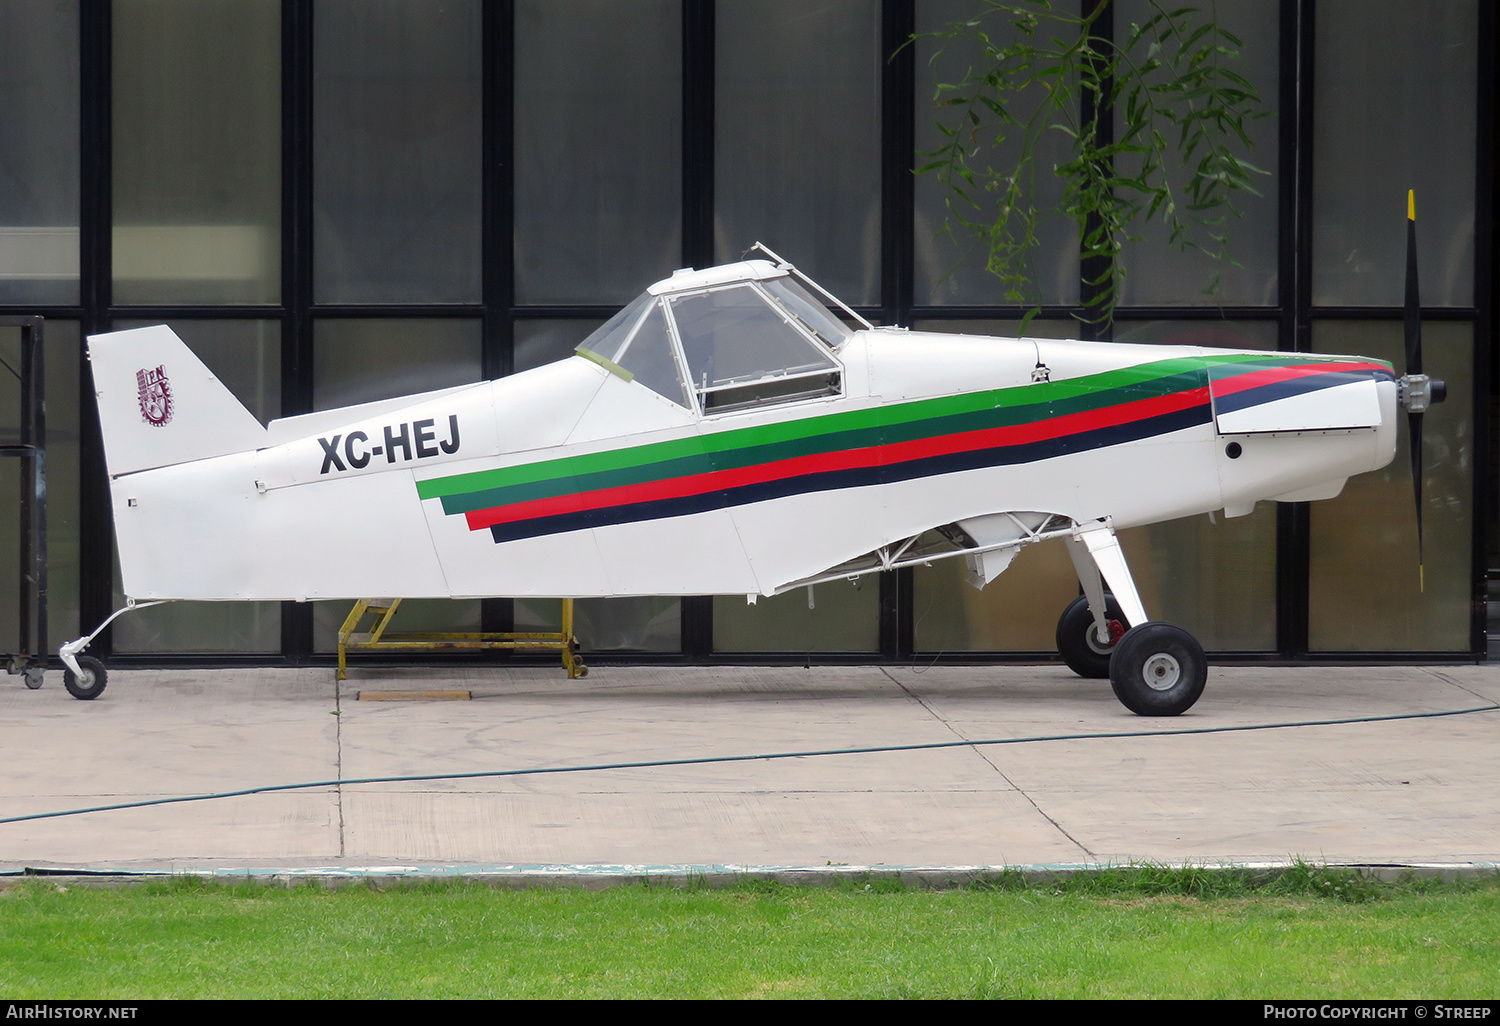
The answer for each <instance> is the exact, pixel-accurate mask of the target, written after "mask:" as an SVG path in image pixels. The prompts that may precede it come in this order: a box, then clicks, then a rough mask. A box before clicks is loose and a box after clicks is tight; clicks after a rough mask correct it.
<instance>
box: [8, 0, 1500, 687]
mask: <svg viewBox="0 0 1500 1026" xmlns="http://www.w3.org/2000/svg"><path fill="white" fill-rule="evenodd" d="M313 2H314V0H281V19H282V161H283V172H282V254H281V255H282V282H281V286H282V290H281V296H282V302H281V303H280V304H275V305H261V306H248V307H247V306H237V307H183V306H151V307H147V306H128V307H127V306H116V305H115V304H114V302H113V298H112V296H111V294H110V282H111V267H110V224H111V209H110V198H111V168H110V155H111V136H110V125H111V113H110V103H111V95H110V81H111V72H110V37H111V29H110V8H111V5H110V4H108V3H97V4H96V3H83V4H81V5H80V10H81V19H80V39H79V46H80V55H81V62H80V65H81V71H80V74H81V82H80V86H81V96H82V110H81V115H80V118H81V120H80V132H81V139H80V143H81V146H80V149H81V169H80V170H81V193H82V196H81V200H82V202H81V214H80V216H81V254H80V259H81V298H80V303H79V305H77V306H57V307H45V308H44V307H36V308H32V307H25V308H17V307H11V308H0V313H6V312H15V313H24V314H42V315H45V316H48V317H58V318H65V319H77V320H79V321H80V322H81V328H82V334H85V335H87V334H89V333H92V332H97V331H101V330H108V328H109V326H110V325H111V323H112V321H113V320H115V319H116V318H137V319H138V318H160V319H170V318H181V319H188V318H216V319H222V318H255V319H267V320H277V321H278V322H279V323H280V325H281V333H282V335H281V337H282V350H281V373H282V392H281V405H282V412H283V414H284V415H292V414H296V413H301V412H306V411H308V410H310V409H311V405H312V355H313V353H312V328H313V320H314V317H315V316H316V317H317V318H337V317H372V316H373V317H414V316H422V317H461V318H469V319H474V320H478V321H480V322H481V324H482V340H483V341H482V352H481V361H482V366H483V370H484V373H485V374H486V375H487V376H499V375H503V374H506V373H508V372H509V371H510V370H511V369H512V350H513V326H514V323H515V321H516V319H517V318H522V317H524V318H570V317H571V318H579V317H596V318H603V317H607V316H609V315H610V314H612V313H613V312H614V310H615V307H613V306H610V305H607V304H601V305H575V306H518V305H516V303H515V297H514V289H513V274H512V260H513V255H512V249H511V237H512V220H513V218H512V202H511V198H512V194H513V160H512V156H513V155H512V152H511V147H512V123H513V103H514V88H513V79H512V77H511V73H510V70H509V69H510V68H512V67H513V60H512V56H513V53H514V48H515V39H514V18H515V10H514V3H513V0H483V28H482V33H483V38H482V41H481V46H482V47H483V50H484V61H483V67H484V71H483V76H484V79H483V89H484V97H483V104H484V106H483V133H484V135H483V150H482V152H483V161H484V169H483V182H484V186H483V199H482V213H481V216H482V218H483V222H484V224H483V247H484V248H483V272H482V273H483V279H482V297H481V302H480V303H478V304H457V305H444V306H423V305H411V304H390V305H357V306H356V305H319V304H316V303H315V302H314V301H313V294H312V216H311V215H312V187H313V182H312V148H313V127H314V126H313V124H312V120H313V105H312V82H313V66H312V65H313V32H314V19H313ZM916 2H917V0H881V22H880V24H881V34H882V44H881V45H882V50H883V53H885V54H887V55H889V57H888V59H886V60H885V61H884V62H883V64H882V72H881V89H882V96H881V105H882V139H881V148H880V153H881V162H882V167H881V181H882V197H881V204H882V214H883V226H882V232H881V240H880V245H881V275H880V280H881V303H880V305H878V306H873V307H861V308H860V313H861V314H863V315H865V316H867V317H870V318H872V319H876V318H878V319H879V320H881V321H882V322H884V323H903V324H909V323H911V322H912V321H913V320H934V321H941V320H953V319H966V318H985V319H996V320H999V319H1018V318H1019V317H1020V316H1021V315H1022V314H1023V313H1024V312H1025V311H1024V310H1022V309H1020V308H1018V307H1010V306H964V307H961V306H933V305H924V304H921V303H919V302H918V301H917V297H916V296H915V295H914V291H915V289H914V267H913V253H914V250H915V239H914V230H915V228H914V221H913V175H912V168H913V164H914V159H913V158H914V152H913V151H914V138H915V123H916V118H917V117H919V116H920V115H919V113H918V109H917V104H916V92H917V86H918V82H917V75H918V69H917V66H916V59H915V49H914V47H912V46H909V45H905V44H907V43H908V42H909V40H910V39H911V36H912V33H913V31H914V28H915V25H916ZM1095 2H1097V0H1077V3H1078V4H1079V9H1080V10H1086V9H1087V8H1088V5H1090V4H1093V3H1095ZM1479 9H1480V14H1479V18H1480V25H1479V31H1480V39H1481V40H1482V42H1481V44H1480V46H1479V48H1478V50H1479V66H1478V76H1477V77H1478V81H1477V82H1476V87H1477V95H1478V98H1479V100H1478V109H1477V114H1478V120H1479V139H1478V144H1479V145H1478V150H1477V153H1478V158H1477V161H1478V163H1477V167H1476V192H1477V197H1476V198H1477V203H1476V214H1477V217H1476V226H1477V237H1476V245H1475V268H1474V275H1475V281H1474V297H1475V298H1474V305H1473V306H1471V307H1465V308H1457V309H1454V308H1444V309H1432V310H1427V311H1424V317H1427V318H1431V319H1455V320H1463V321H1467V322H1470V323H1472V324H1473V325H1474V329H1475V336H1474V337H1475V347H1474V397H1473V398H1474V416H1475V421H1476V427H1478V428H1479V430H1476V432H1475V453H1474V455H1475V465H1476V469H1477V470H1479V471H1481V472H1476V474H1475V475H1474V495H1473V502H1474V517H1475V519H1474V550H1473V582H1474V604H1473V616H1472V622H1471V638H1472V645H1471V648H1470V651H1469V652H1468V653H1451V652H1443V653H1428V652H1396V653H1391V652H1378V653H1361V652H1338V653H1312V652H1309V651H1308V637H1307V618H1308V559H1309V517H1308V511H1307V506H1306V504H1283V505H1281V507H1280V510H1279V513H1278V542H1277V559H1276V562H1277V571H1278V572H1277V585H1276V591H1277V612H1276V638H1277V644H1276V648H1275V649H1274V650H1271V651H1264V652H1236V653H1216V654H1215V658H1216V659H1220V660H1226V661H1229V660H1232V661H1284V660H1293V659H1295V660H1305V661H1325V660H1326V661H1340V662H1347V661H1353V660H1360V659H1369V660H1375V661H1381V662H1391V661H1397V660H1402V659H1422V660H1428V659H1443V660H1453V659H1455V658H1465V657H1469V658H1473V657H1478V656H1482V654H1483V652H1484V642H1485V637H1484V626H1485V625H1484V597H1485V596H1484V589H1485V571H1486V568H1487V565H1488V561H1489V557H1488V549H1489V542H1490V540H1491V539H1490V533H1491V532H1490V530H1489V528H1488V525H1489V524H1490V523H1491V520H1492V516H1491V513H1492V506H1493V503H1492V497H1491V492H1492V491H1493V490H1494V488H1495V486H1496V482H1497V481H1500V470H1497V469H1496V468H1495V467H1494V466H1492V461H1493V459H1494V457H1493V453H1492V449H1491V441H1490V439H1489V431H1488V430H1487V426H1488V425H1489V422H1490V415H1491V408H1492V407H1491V403H1492V397H1493V396H1494V394H1495V392H1496V390H1497V386H1496V383H1495V382H1494V381H1492V380H1491V379H1492V375H1493V373H1494V367H1495V365H1494V361H1493V359H1492V355H1491V352H1490V350H1491V348H1492V345H1493V342H1492V338H1491V335H1492V332H1493V330H1494V288H1495V287H1494V279H1493V275H1494V267H1493V261H1492V256H1493V246H1494V242H1495V240H1494V238H1493V228H1492V220H1491V216H1492V192H1491V190H1492V188H1493V186H1494V154H1493V145H1494V138H1493V124H1492V122H1493V118H1494V116H1495V110H1494V102H1493V91H1494V85H1495V81H1494V79H1495V69H1494V48H1493V45H1492V44H1493V42H1494V40H1495V31H1496V26H1495V20H1496V19H1495V14H1494V10H1493V8H1492V6H1491V5H1489V4H1485V3H1481V4H1479ZM681 11H682V16H681V35H682V38H681V46H682V81H683V108H682V155H681V174H682V225H683V234H682V261H683V263H684V264H685V265H690V266H706V265H707V264H710V263H712V262H713V206H714V106H715V105H714V79H715V74H714V53H715V18H714V11H715V4H714V0H682V6H681ZM1315 13H1316V5H1315V3H1314V0H1280V8H1279V17H1280V46H1281V59H1280V136H1279V147H1280V158H1279V165H1278V167H1277V170H1276V174H1277V176H1278V182H1279V187H1280V196H1281V202H1280V211H1279V223H1278V232H1279V243H1278V245H1279V249H1278V256H1277V260H1278V271H1279V280H1280V281H1281V283H1282V290H1281V295H1280V297H1279V302H1278V304H1277V305H1276V306H1271V307H1233V308H1220V307H1178V306H1173V307H1144V306H1136V307H1121V308H1119V310H1118V311H1117V316H1118V318H1119V319H1120V320H1121V321H1127V320H1128V321H1139V320H1148V319H1152V320H1154V319H1159V320H1173V319H1202V318H1203V317H1205V316H1212V317H1215V318H1218V317H1227V318H1234V319H1241V320H1250V319H1255V320H1274V321H1276V323H1277V325H1278V335H1279V343H1280V347H1281V348H1282V349H1283V350H1292V351H1307V350H1308V349H1310V329H1311V324H1312V322H1313V321H1314V320H1315V319H1339V318H1353V317H1358V318H1371V319H1398V318H1399V317H1400V316H1401V312H1400V310H1399V309H1394V308H1392V309H1371V308H1348V309H1346V308H1327V307H1314V306H1313V305H1312V302H1311V264H1310V253H1311V231H1312V210H1311V202H1312V144H1313V132H1312V128H1313V124H1312V122H1313V95H1312V88H1313V81H1314V79H1313V73H1312V72H1313V59H1314V54H1313V47H1314V33H1313V28H1314V21H1313V19H1314V17H1315ZM1097 31H1099V32H1101V33H1107V32H1110V31H1111V26H1110V25H1109V24H1108V23H1107V22H1103V21H1101V23H1100V24H1099V25H1098V27H1097ZM1083 300H1084V302H1085V303H1086V302H1087V300H1088V297H1087V296H1086V295H1085V296H1084V297H1083ZM1086 312H1087V308H1086V306H1076V307H1073V306H1057V307H1052V306H1049V307H1046V308H1044V309H1043V311H1042V316H1045V317H1064V318H1066V317H1075V318H1079V319H1080V321H1082V320H1084V317H1083V315H1084V314H1085V313H1086ZM1085 331H1086V329H1085ZM83 366H84V368H85V370H84V372H83V374H82V380H81V381H80V383H79V389H80V398H81V399H82V400H83V401H82V403H81V413H80V416H81V433H82V438H81V446H82V449H81V453H80V473H81V474H82V481H81V488H80V493H81V504H82V509H81V511H80V513H81V516H80V522H81V526H80V531H81V537H80V561H81V564H82V565H83V566H85V567H91V568H98V567H107V566H111V565H112V563H113V541H112V529H111V525H110V518H109V508H110V507H109V494H108V487H107V484H106V479H105V472H104V463H103V454H102V445H101V442H100V438H99V428H98V421H97V414H96V411H95V408H94V403H93V402H92V391H93V390H92V382H91V380H90V375H89V372H88V370H87V363H86V362H85V363H84V364H83ZM112 592H113V587H112V581H111V579H110V576H109V575H108V574H101V573H98V572H97V570H95V572H92V573H90V574H88V575H87V576H85V577H84V579H83V580H82V581H80V606H81V608H80V616H81V619H82V621H83V622H84V623H85V624H89V623H98V622H100V621H101V620H103V619H104V618H105V617H106V616H107V615H108V614H109V613H110V612H111V605H112V599H113V595H112ZM912 597H913V579H912V575H911V572H910V571H909V570H903V571H897V572H894V573H887V574H883V575H881V585H880V625H879V627H880V629H879V649H878V652H846V653H820V654H818V655H817V656H816V658H817V660H818V661H820V662H828V663H855V662H870V661H872V660H879V661H888V662H896V661H904V660H910V659H913V658H922V659H924V660H927V659H933V658H941V659H942V660H943V661H946V662H965V663H980V662H1019V661H1033V660H1036V659H1038V658H1043V659H1050V658H1054V657H1055V654H1054V653H1051V652H968V653H961V654H952V653H949V654H943V655H941V656H936V655H934V654H931V653H927V654H923V653H919V652H918V651H917V650H916V647H915V639H914V636H913V623H912ZM481 618H482V622H483V629H485V630H489V631H497V630H499V631H503V630H508V629H510V628H511V626H512V620H513V614H512V603H511V602H510V600H507V599H488V600H485V601H484V602H483V603H482V605H481ZM312 624H313V619H312V607H311V606H309V605H306V604H298V603H284V604H283V607H282V620H281V643H282V653H281V657H280V661H282V662H284V663H286V664H300V663H308V662H315V663H320V664H321V663H324V662H331V661H332V660H333V658H334V657H333V655H332V654H315V653H314V652H313V630H312ZM95 646H96V650H97V651H98V654H100V655H101V656H106V657H107V656H109V655H110V638H109V632H108V631H105V632H104V633H103V634H102V635H101V636H100V638H99V639H98V640H97V641H96V642H95ZM268 658H269V659H270V660H272V661H274V660H275V657H267V656H266V655H263V654H249V655H234V654H225V655H212V656H203V655H192V656H187V655H171V654H161V655H119V656H116V657H115V660H116V662H118V663H121V664H134V665H236V664H239V665H246V664H263V663H265V662H267V661H268ZM492 658H493V657H492ZM593 658H594V659H595V661H597V662H640V663H652V662H671V661H686V662H709V661H712V662H719V663H765V662H792V661H796V662H802V661H803V660H804V659H806V658H807V657H806V656H805V655H804V654H802V653H789V652H767V653H749V654H741V653H735V654H729V653H718V652H714V650H713V604H712V600H711V599H709V598H688V599H684V600H683V602H682V651H681V652H680V653H649V654H614V653H598V654H597V655H595V656H594V657H593Z"/></svg>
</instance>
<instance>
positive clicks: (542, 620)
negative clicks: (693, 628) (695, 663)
mask: <svg viewBox="0 0 1500 1026" xmlns="http://www.w3.org/2000/svg"><path fill="white" fill-rule="evenodd" d="M573 617H574V619H573V630H574V632H575V633H577V635H578V644H579V645H580V646H581V647H582V648H583V650H584V651H585V652H680V651H682V600H681V599H675V598H662V597H655V596H647V597H631V598H595V599H579V600H578V601H577V602H576V603H574V605H573ZM560 623H562V602H561V601H560V600H558V599H535V598H528V599H516V602H515V627H516V630H518V631H542V630H553V631H555V630H557V629H558V624H560Z"/></svg>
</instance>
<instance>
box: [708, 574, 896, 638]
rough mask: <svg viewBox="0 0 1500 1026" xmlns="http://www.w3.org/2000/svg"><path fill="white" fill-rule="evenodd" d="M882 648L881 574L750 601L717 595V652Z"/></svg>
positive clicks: (831, 582)
mask: <svg viewBox="0 0 1500 1026" xmlns="http://www.w3.org/2000/svg"><path fill="white" fill-rule="evenodd" d="M879 648H880V577H879V575H878V574H866V575H865V576H864V577H862V578H860V580H859V581H858V583H854V584H851V583H850V582H849V581H829V582H827V583H824V584H818V585H814V586H813V587H812V588H798V589H797V590H796V591H789V592H787V593H786V594H784V595H775V596H772V597H771V598H765V597H761V598H759V599H757V600H756V602H755V605H753V606H752V605H750V604H749V603H748V602H746V601H745V599H744V597H743V596H740V595H719V596H716V597H715V598H714V651H715V652H788V653H796V652H874V651H876V650H878V649H879Z"/></svg>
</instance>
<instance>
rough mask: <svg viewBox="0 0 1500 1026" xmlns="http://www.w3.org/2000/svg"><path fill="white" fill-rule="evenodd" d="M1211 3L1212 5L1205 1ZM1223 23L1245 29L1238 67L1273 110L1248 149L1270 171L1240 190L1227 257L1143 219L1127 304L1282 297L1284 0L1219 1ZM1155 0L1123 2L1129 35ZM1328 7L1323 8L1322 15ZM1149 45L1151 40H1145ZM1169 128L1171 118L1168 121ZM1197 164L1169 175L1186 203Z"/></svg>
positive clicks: (1270, 301)
mask: <svg viewBox="0 0 1500 1026" xmlns="http://www.w3.org/2000/svg"><path fill="white" fill-rule="evenodd" d="M1202 9H1203V10H1204V11H1207V10H1208V9H1210V8H1209V7H1207V6H1205V7H1204V8H1202ZM1211 9H1212V10H1213V11H1215V12H1216V13H1217V15H1218V19H1219V24H1220V25H1221V26H1223V28H1225V29H1226V30H1227V31H1229V32H1231V33H1233V34H1234V35H1235V36H1238V37H1239V39H1240V40H1241V42H1242V44H1243V45H1241V46H1240V47H1239V51H1240V60H1239V61H1238V62H1237V63H1235V64H1234V65H1232V66H1231V70H1233V71H1234V72H1235V73H1236V74H1239V75H1242V76H1244V77H1245V78H1247V79H1249V80H1250V82H1251V83H1253V84H1254V85H1255V88H1256V91H1257V92H1259V94H1260V100H1261V106H1260V109H1261V111H1262V112H1264V113H1265V115H1266V116H1265V117H1261V118H1257V119H1255V120H1253V121H1251V122H1250V123H1249V124H1248V125H1246V131H1247V133H1248V134H1249V136H1250V141H1251V146H1250V148H1249V149H1248V150H1246V151H1242V156H1243V157H1244V158H1245V159H1246V160H1248V161H1249V162H1250V163H1252V164H1255V165H1256V166H1257V167H1260V168H1263V169H1265V170H1266V171H1268V172H1270V173H1269V174H1264V175H1255V176H1253V178H1254V180H1253V182H1252V183H1251V185H1252V187H1253V188H1254V189H1255V190H1256V191H1257V192H1259V193H1260V195H1259V196H1255V195H1252V194H1249V193H1240V194H1239V195H1238V196H1237V197H1236V198H1235V200H1234V202H1235V205H1236V206H1237V207H1238V208H1239V209H1240V211H1241V213H1242V214H1243V216H1242V217H1234V216H1233V215H1230V216H1228V218H1227V220H1226V222H1225V226H1224V228H1223V231H1225V232H1226V233H1227V235H1228V237H1229V246H1228V249H1227V251H1226V257H1225V259H1223V260H1217V261H1216V260H1213V259H1211V258H1210V257H1209V256H1208V255H1207V253H1205V251H1204V250H1203V249H1189V250H1184V249H1182V248H1181V247H1179V246H1177V245H1174V244H1173V243H1172V242H1171V241H1170V239H1169V234H1168V230H1167V228H1166V225H1165V224H1164V223H1163V222H1162V221H1161V220H1160V219H1159V218H1158V219H1155V220H1152V221H1151V222H1149V223H1148V224H1143V225H1137V226H1136V228H1135V229H1133V230H1132V233H1131V234H1133V235H1139V236H1141V241H1139V242H1127V243H1126V244H1125V249H1124V252H1123V254H1122V258H1123V263H1124V266H1125V268H1126V271H1127V273H1126V274H1125V276H1124V278H1123V279H1122V280H1121V289H1120V302H1121V304H1132V303H1135V304H1147V303H1151V304H1162V305H1168V304H1180V305H1190V306H1203V305H1208V304H1212V303H1223V304H1231V305H1243V306H1257V305H1263V306H1271V305H1274V304H1275V303H1276V302H1277V291H1276V287H1277V282H1276V270H1277V237H1276V230H1277V213H1276V212H1277V180H1276V175H1275V171H1276V167H1277V151H1278V139H1277V128H1278V124H1279V122H1278V120H1277V118H1276V112H1277V109H1278V107H1277V105H1278V96H1279V89H1278V71H1279V68H1278V62H1277V56H1278V52H1279V34H1280V25H1279V22H1280V7H1279V6H1278V5H1276V4H1268V3H1265V2H1264V0H1218V2H1217V3H1216V4H1214V5H1212V8H1211ZM1152 13H1153V5H1151V4H1150V3H1148V0H1121V2H1120V3H1119V4H1117V5H1116V10H1115V15H1114V18H1115V32H1116V34H1117V36H1118V38H1120V40H1121V41H1122V42H1123V41H1124V40H1126V39H1128V38H1129V37H1128V35H1127V33H1128V32H1129V27H1130V25H1132V24H1136V23H1139V22H1142V21H1145V20H1147V19H1148V18H1150V17H1151V16H1152ZM1321 16H1322V8H1321V7H1320V8H1319V17H1321ZM1142 48H1143V49H1144V44H1142ZM1115 125H1116V128H1117V129H1119V128H1121V127H1122V125H1123V114H1117V115H1116V119H1115ZM1163 130H1164V131H1165V132H1167V133H1168V134H1169V135H1170V134H1171V131H1172V130H1171V129H1170V127H1169V126H1163ZM1190 174H1191V171H1190V169H1187V168H1172V169H1171V174H1170V175H1169V180H1170V181H1171V183H1172V186H1173V188H1174V190H1175V194H1174V196H1173V198H1174V200H1175V201H1176V203H1177V205H1178V207H1179V209H1184V208H1185V207H1186V202H1187V200H1186V197H1185V196H1184V194H1183V193H1182V191H1181V190H1182V189H1183V187H1184V186H1185V185H1186V184H1187V182H1188V181H1189V180H1190ZM1197 237H1198V239H1199V240H1200V241H1201V244H1202V245H1203V246H1205V247H1210V248H1211V247H1212V246H1213V245H1214V243H1213V241H1212V240H1211V239H1210V238H1209V237H1208V235H1207V232H1206V231H1204V230H1203V229H1199V230H1198V235H1197ZM1215 274H1218V275H1220V282H1219V289H1218V291H1217V292H1216V293H1214V294H1212V295H1210V294H1206V293H1205V291H1204V290H1205V289H1207V288H1208V287H1209V284H1210V283H1211V281H1212V279H1213V276H1214V275H1215Z"/></svg>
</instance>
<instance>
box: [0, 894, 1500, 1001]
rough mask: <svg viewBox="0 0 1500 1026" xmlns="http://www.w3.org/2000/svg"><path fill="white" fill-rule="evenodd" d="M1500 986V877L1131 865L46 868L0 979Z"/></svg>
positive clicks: (1462, 990) (946, 992)
mask: <svg viewBox="0 0 1500 1026" xmlns="http://www.w3.org/2000/svg"><path fill="white" fill-rule="evenodd" d="M1497 995H1500V881H1497V880H1496V879H1493V878H1491V879H1486V880H1482V881H1476V882H1468V883H1461V884H1450V885H1442V884H1437V883H1435V882H1409V883H1403V884H1397V885H1388V884H1378V883H1371V882H1368V881H1364V880H1362V879H1361V878H1358V877H1356V876H1354V875H1352V874H1340V873H1332V872H1325V871H1321V870H1317V869H1312V868H1309V867H1297V868H1296V869H1294V870H1292V871H1289V872H1287V873H1284V874H1281V875H1280V876H1278V877H1276V878H1272V879H1266V878H1263V877H1254V876H1252V875H1251V874H1248V873H1234V872H1229V873H1223V872H1219V873H1214V872H1210V871H1194V870H1162V869H1138V870H1121V871H1114V872H1107V873H1103V874H1096V875H1091V876H1087V877H1081V878H1075V879H1074V880H1071V881H1065V882H1059V883H1055V884H1048V885H1027V884H1024V883H1022V882H1021V881H1020V880H1019V878H1002V879H1001V880H999V881H998V882H997V883H996V884H995V885H993V886H983V887H980V886H975V887H968V888H963V889H955V890H945V891H931V890H919V889H915V888H901V887H897V886H893V885H885V884H880V883H876V884H872V885H869V886H865V885H860V884H852V885H840V886H836V887H830V888H814V887H795V888H794V887H782V886H776V885H769V884H755V883H746V884H743V885H739V886H736V887H732V888H726V889H710V888H706V887H697V888H666V887H647V886H626V887H616V888H613V889H610V890H605V891H584V890H575V889H536V890H525V891H512V890H499V889H490V888H486V887H483V886H478V885H473V884H467V883H452V882H447V883H441V884H427V885H421V886H400V887H391V888H385V889H377V888H373V887H364V886H347V887H342V888H339V889H329V888H325V887H322V886H317V885H309V886H301V887H296V888H291V889H286V888H281V887H278V886H274V885H264V884H218V883H201V882H198V881H196V880H190V879H185V880H176V881H172V882H170V883H154V884H142V885H134V886H127V887H117V888H103V887H92V886H78V885H72V886H66V887H59V886H58V885H57V884H55V883H51V882H47V881H35V882H26V883H19V884H15V885H12V886H9V887H7V888H5V889H4V890H3V891H0V996H4V997H6V998H10V999H21V998H122V999H132V998H166V997H191V998H209V997H261V998H277V997H302V998H317V997H328V998H377V997H391V998H432V997H519V998H524V997H537V998H552V997H722V998H743V997H871V998H888V997H954V998H964V997H1043V998H1053V997H1068V998H1129V997H1193V998H1221V997H1237V998H1256V999H1267V998H1324V999H1328V998H1387V999H1390V998H1460V999H1462V998H1468V999H1475V998H1486V999H1494V998H1495V997H1496V996H1497Z"/></svg>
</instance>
